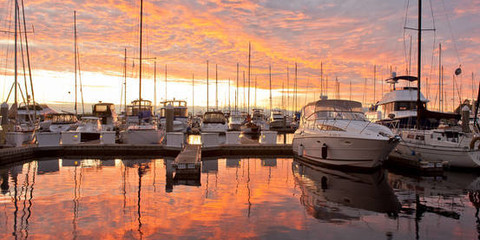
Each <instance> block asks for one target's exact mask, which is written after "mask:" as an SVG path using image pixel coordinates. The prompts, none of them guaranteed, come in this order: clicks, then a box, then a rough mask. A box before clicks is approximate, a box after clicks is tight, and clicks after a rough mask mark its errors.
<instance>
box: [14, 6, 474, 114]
mask: <svg viewBox="0 0 480 240" xmlns="http://www.w3.org/2000/svg"><path fill="white" fill-rule="evenodd" d="M22 15H23V31H24V33H25V48H26V50H27V64H28V75H29V77H30V88H31V90H32V102H33V119H35V120H36V119H37V107H36V104H35V91H34V90H33V80H32V68H31V65H30V51H29V48H28V35H27V23H26V19H25V6H24V4H23V1H22ZM472 77H473V73H472ZM472 80H473V78H472ZM472 86H473V84H472ZM25 91H26V92H27V88H26V86H25ZM472 96H473V94H472ZM472 98H473V97H472Z"/></svg>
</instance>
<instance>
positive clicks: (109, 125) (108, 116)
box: [92, 102, 118, 131]
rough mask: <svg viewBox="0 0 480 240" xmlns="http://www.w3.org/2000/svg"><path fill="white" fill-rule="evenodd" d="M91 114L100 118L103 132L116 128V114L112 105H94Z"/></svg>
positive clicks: (100, 103)
mask: <svg viewBox="0 0 480 240" xmlns="http://www.w3.org/2000/svg"><path fill="white" fill-rule="evenodd" d="M92 114H93V116H95V117H98V118H100V123H101V126H102V130H103V131H114V130H115V129H116V128H117V127H118V122H117V120H118V119H117V118H118V116H117V113H116V112H115V104H113V103H102V102H99V103H96V104H94V105H93V106H92Z"/></svg>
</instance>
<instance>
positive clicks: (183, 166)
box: [172, 145, 202, 179]
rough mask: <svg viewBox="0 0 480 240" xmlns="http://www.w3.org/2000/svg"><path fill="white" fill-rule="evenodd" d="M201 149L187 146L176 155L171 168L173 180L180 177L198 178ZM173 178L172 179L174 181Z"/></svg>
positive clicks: (195, 146) (197, 146) (196, 146)
mask: <svg viewBox="0 0 480 240" xmlns="http://www.w3.org/2000/svg"><path fill="white" fill-rule="evenodd" d="M201 161H202V149H201V146H200V145H187V146H185V148H183V150H182V152H180V154H178V156H177V157H176V158H175V161H174V162H173V164H172V166H173V168H174V169H175V178H178V177H180V176H192V175H193V176H194V177H196V176H197V175H198V177H200V168H201V166H202V162H201ZM175 178H174V179H175Z"/></svg>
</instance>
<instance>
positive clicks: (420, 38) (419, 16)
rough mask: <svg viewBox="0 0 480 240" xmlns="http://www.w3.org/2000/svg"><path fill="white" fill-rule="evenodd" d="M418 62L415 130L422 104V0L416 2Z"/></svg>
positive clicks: (418, 122)
mask: <svg viewBox="0 0 480 240" xmlns="http://www.w3.org/2000/svg"><path fill="white" fill-rule="evenodd" d="M417 55H418V60H417V64H418V65H417V75H418V79H417V129H420V128H421V127H420V115H421V110H420V108H421V107H422V103H421V101H420V87H421V79H422V0H418V54H417Z"/></svg>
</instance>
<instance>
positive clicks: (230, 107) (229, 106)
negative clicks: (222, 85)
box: [228, 78, 232, 113]
mask: <svg viewBox="0 0 480 240" xmlns="http://www.w3.org/2000/svg"><path fill="white" fill-rule="evenodd" d="M230 92H231V90H230V78H229V79H228V112H229V113H231V112H232V106H231V105H230V98H231V97H230Z"/></svg>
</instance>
